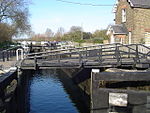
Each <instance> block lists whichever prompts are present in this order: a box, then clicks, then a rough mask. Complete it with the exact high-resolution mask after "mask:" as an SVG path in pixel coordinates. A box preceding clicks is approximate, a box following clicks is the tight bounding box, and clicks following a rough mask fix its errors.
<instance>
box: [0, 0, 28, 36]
mask: <svg viewBox="0 0 150 113" xmlns="http://www.w3.org/2000/svg"><path fill="white" fill-rule="evenodd" d="M28 16H29V11H28V3H27V2H26V0H0V23H7V24H9V26H10V27H11V29H13V31H15V34H13V35H18V34H22V33H27V32H28V31H29V30H30V24H29V22H28Z"/></svg>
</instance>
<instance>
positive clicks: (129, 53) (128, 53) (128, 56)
mask: <svg viewBox="0 0 150 113" xmlns="http://www.w3.org/2000/svg"><path fill="white" fill-rule="evenodd" d="M128 58H130V48H128Z"/></svg>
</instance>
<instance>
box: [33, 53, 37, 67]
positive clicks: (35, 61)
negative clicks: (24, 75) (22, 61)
mask: <svg viewBox="0 0 150 113" xmlns="http://www.w3.org/2000/svg"><path fill="white" fill-rule="evenodd" d="M34 69H35V70H36V69H37V59H36V56H35V57H34Z"/></svg>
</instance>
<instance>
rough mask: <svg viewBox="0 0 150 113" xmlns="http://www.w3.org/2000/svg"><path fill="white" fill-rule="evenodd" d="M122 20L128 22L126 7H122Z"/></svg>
mask: <svg viewBox="0 0 150 113" xmlns="http://www.w3.org/2000/svg"><path fill="white" fill-rule="evenodd" d="M122 22H126V9H122Z"/></svg>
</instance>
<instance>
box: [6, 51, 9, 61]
mask: <svg viewBox="0 0 150 113" xmlns="http://www.w3.org/2000/svg"><path fill="white" fill-rule="evenodd" d="M6 56H7V61H9V52H8V51H6Z"/></svg>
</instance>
